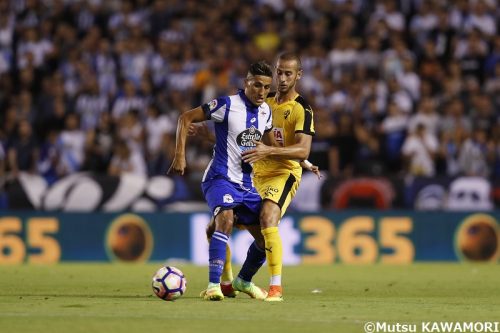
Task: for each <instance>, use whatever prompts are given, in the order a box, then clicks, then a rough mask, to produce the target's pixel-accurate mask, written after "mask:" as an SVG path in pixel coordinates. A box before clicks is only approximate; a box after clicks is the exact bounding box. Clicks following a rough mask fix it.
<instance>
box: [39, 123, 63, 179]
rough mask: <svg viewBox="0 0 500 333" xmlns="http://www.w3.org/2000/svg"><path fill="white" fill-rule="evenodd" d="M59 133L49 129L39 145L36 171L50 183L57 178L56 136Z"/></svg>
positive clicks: (57, 155) (57, 149)
mask: <svg viewBox="0 0 500 333" xmlns="http://www.w3.org/2000/svg"><path fill="white" fill-rule="evenodd" d="M58 136H59V133H58V132H57V131H56V130H50V131H49V133H48V134H47V137H46V139H45V142H43V144H42V145H41V147H40V159H39V161H38V166H37V167H38V173H39V174H40V175H41V176H43V178H45V180H46V181H47V183H48V184H49V185H50V184H52V183H54V182H55V181H56V180H57V179H58V178H59V172H58V165H59V158H60V156H59V148H58V145H57V138H58Z"/></svg>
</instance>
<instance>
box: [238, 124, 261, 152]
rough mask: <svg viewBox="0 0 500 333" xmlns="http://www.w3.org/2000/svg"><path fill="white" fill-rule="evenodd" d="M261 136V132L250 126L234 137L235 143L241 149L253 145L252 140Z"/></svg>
mask: <svg viewBox="0 0 500 333" xmlns="http://www.w3.org/2000/svg"><path fill="white" fill-rule="evenodd" d="M261 138H262V133H261V132H260V131H259V130H258V129H257V128H256V127H255V126H253V125H252V126H250V128H247V129H246V130H244V131H243V132H241V133H240V134H238V136H237V137H236V143H237V144H238V146H240V148H242V149H243V150H245V149H248V148H253V147H255V143H253V142H252V140H255V141H260V139H261Z"/></svg>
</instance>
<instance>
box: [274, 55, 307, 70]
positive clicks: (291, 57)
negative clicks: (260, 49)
mask: <svg viewBox="0 0 500 333" xmlns="http://www.w3.org/2000/svg"><path fill="white" fill-rule="evenodd" d="M278 60H283V61H290V60H295V61H296V62H297V70H298V71H300V70H301V69H302V62H301V61H300V57H299V56H298V54H296V53H294V52H282V53H280V54H279V55H278V58H277V59H276V63H277V62H278Z"/></svg>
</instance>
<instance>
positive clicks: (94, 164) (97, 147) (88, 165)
mask: <svg viewBox="0 0 500 333" xmlns="http://www.w3.org/2000/svg"><path fill="white" fill-rule="evenodd" d="M114 136H115V134H114V126H113V122H112V120H111V115H110V114H109V112H103V113H101V114H100V115H99V120H98V123H97V126H96V127H95V128H93V129H91V130H89V131H88V132H87V135H86V138H85V160H84V164H83V167H82V169H83V170H90V171H94V172H97V173H106V172H107V171H108V167H109V162H110V160H111V155H112V153H113V143H114Z"/></svg>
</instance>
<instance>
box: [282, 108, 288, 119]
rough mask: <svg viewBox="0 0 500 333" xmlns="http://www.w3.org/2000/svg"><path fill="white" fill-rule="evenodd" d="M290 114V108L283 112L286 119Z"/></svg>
mask: <svg viewBox="0 0 500 333" xmlns="http://www.w3.org/2000/svg"><path fill="white" fill-rule="evenodd" d="M289 115H290V110H286V111H285V113H283V117H285V119H287V118H288V116H289Z"/></svg>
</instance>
